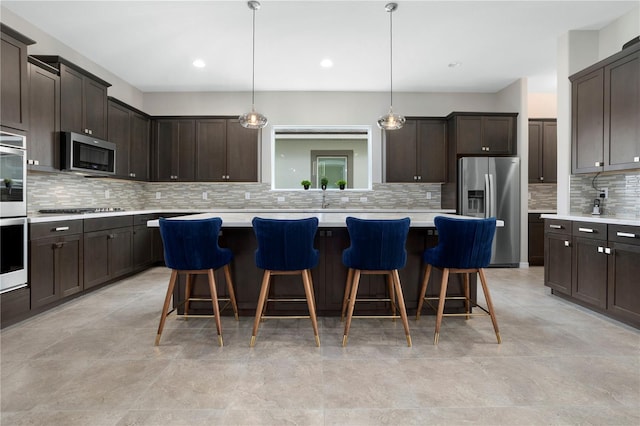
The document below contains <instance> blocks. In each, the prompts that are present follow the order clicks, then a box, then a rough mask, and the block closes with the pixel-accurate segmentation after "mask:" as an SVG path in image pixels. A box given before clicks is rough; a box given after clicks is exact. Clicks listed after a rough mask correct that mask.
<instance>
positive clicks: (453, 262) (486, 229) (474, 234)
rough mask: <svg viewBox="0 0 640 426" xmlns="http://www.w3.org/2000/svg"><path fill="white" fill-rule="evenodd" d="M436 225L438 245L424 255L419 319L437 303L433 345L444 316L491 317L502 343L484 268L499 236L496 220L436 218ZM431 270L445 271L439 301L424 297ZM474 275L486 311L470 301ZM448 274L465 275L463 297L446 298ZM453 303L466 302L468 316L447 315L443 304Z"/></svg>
mask: <svg viewBox="0 0 640 426" xmlns="http://www.w3.org/2000/svg"><path fill="white" fill-rule="evenodd" d="M434 222H435V225H436V228H437V230H438V245H437V246H435V247H433V248H430V249H428V250H426V251H425V252H424V255H423V260H424V262H425V263H426V264H427V267H426V270H425V274H424V280H423V281H422V288H421V289H420V296H419V297H420V298H419V302H418V311H417V314H416V319H419V318H420V312H421V310H422V306H423V303H424V302H425V301H426V302H427V304H429V305H431V304H430V302H429V301H430V300H438V310H437V317H436V331H435V336H434V338H433V343H434V344H436V345H437V344H438V339H439V337H440V325H441V323H442V317H443V316H465V317H466V318H467V319H469V317H470V316H475V315H489V316H490V317H491V321H492V322H493V329H494V330H495V333H496V337H497V339H498V343H500V342H501V339H500V331H499V330H498V322H497V321H496V316H495V313H494V310H493V303H492V302H491V295H490V294H489V288H488V287H487V279H486V277H485V274H484V268H486V267H487V266H489V263H490V262H491V247H492V242H493V236H494V235H495V233H496V219H495V218H493V217H492V218H488V219H461V218H450V217H444V216H437V217H436V218H435V219H434ZM432 268H438V269H442V282H441V284H440V296H439V297H425V295H426V293H427V284H428V283H429V277H430V276H431V270H432ZM475 273H477V274H478V275H480V283H481V284H482V291H483V292H484V298H485V302H486V304H487V306H486V308H485V307H483V306H480V305H478V304H477V302H476V301H473V300H470V297H469V274H475ZM449 274H464V277H463V284H464V296H449V297H448V296H447V284H448V281H449ZM450 299H458V300H464V301H465V310H466V312H465V313H463V314H456V313H450V314H445V313H444V304H445V301H446V300H450ZM471 305H472V306H471ZM470 307H478V308H480V309H481V310H482V312H478V313H471V312H470Z"/></svg>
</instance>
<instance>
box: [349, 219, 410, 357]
mask: <svg viewBox="0 0 640 426" xmlns="http://www.w3.org/2000/svg"><path fill="white" fill-rule="evenodd" d="M409 224H410V219H409V218H404V219H390V220H366V219H357V218H355V217H347V229H348V231H349V238H350V239H351V245H350V247H349V248H347V249H345V250H344V252H343V253H342V263H344V265H345V266H346V267H347V268H349V272H348V275H347V283H346V288H345V292H344V298H343V301H342V316H343V317H344V312H345V310H347V320H346V323H345V326H344V336H343V337H342V346H346V345H347V338H348V336H349V328H350V327H351V319H352V318H353V317H354V315H353V310H354V306H355V303H356V300H357V299H356V296H357V294H358V284H359V283H360V275H363V274H375V275H386V276H387V284H388V286H389V299H384V300H388V301H390V302H391V309H392V312H391V313H392V315H391V316H380V317H381V318H398V316H397V315H396V307H395V306H396V300H397V303H398V310H399V311H400V318H401V319H402V325H403V326H404V332H405V335H406V337H407V345H408V346H411V335H410V334H409V322H408V321H407V311H406V308H405V305H404V297H403V295H402V286H401V284H400V276H399V275H398V269H402V268H404V265H405V263H406V262H407V250H406V248H405V246H406V243H407V235H408V234H409ZM367 300H370V299H367Z"/></svg>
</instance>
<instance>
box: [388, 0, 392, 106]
mask: <svg viewBox="0 0 640 426" xmlns="http://www.w3.org/2000/svg"><path fill="white" fill-rule="evenodd" d="M389 76H390V79H391V91H390V93H389V97H390V99H389V107H390V108H393V10H390V11H389Z"/></svg>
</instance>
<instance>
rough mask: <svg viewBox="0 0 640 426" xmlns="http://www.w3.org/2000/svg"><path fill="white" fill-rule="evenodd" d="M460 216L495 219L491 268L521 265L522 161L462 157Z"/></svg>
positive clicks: (459, 161) (460, 168) (459, 182)
mask: <svg viewBox="0 0 640 426" xmlns="http://www.w3.org/2000/svg"><path fill="white" fill-rule="evenodd" d="M457 196H458V209H457V210H458V214H461V215H465V216H474V217H495V218H496V219H498V220H502V221H503V222H504V226H503V227H498V228H496V235H495V238H494V240H493V254H492V256H491V266H508V267H518V266H519V264H520V159H519V158H518V157H463V158H460V159H459V160H458V191H457Z"/></svg>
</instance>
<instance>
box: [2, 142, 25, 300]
mask: <svg viewBox="0 0 640 426" xmlns="http://www.w3.org/2000/svg"><path fill="white" fill-rule="evenodd" d="M26 181H27V156H26V138H25V136H24V135H20V134H15V133H11V132H7V131H4V130H0V241H1V245H2V247H1V250H0V293H4V292H7V291H11V290H15V289H18V288H21V287H26V286H27V282H28V277H27V265H28V257H27V187H26Z"/></svg>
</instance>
